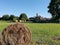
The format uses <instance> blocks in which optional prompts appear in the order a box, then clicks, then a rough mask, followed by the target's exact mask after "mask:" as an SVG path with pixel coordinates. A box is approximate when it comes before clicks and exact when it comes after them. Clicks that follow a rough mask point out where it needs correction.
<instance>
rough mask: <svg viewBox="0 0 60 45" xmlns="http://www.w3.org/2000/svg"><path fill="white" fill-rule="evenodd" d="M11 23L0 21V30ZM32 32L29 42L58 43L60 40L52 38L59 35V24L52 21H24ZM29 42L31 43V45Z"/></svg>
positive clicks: (46, 44)
mask: <svg viewBox="0 0 60 45" xmlns="http://www.w3.org/2000/svg"><path fill="white" fill-rule="evenodd" d="M10 24H12V23H9V22H4V21H3V22H2V21H0V31H2V30H3V29H4V28H5V27H7V26H8V25H10ZM25 25H26V26H28V27H29V29H30V31H31V33H32V39H31V42H32V43H33V44H34V43H37V44H39V45H60V40H53V37H54V36H60V24H56V23H55V24H53V23H25ZM33 44H31V45H33Z"/></svg>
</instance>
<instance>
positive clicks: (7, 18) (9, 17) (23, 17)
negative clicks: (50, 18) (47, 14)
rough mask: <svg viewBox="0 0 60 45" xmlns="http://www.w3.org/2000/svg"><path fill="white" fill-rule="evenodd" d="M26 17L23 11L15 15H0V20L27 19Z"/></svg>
mask: <svg viewBox="0 0 60 45" xmlns="http://www.w3.org/2000/svg"><path fill="white" fill-rule="evenodd" d="M27 19H28V17H27V15H26V14H25V13H21V14H20V16H19V17H18V16H15V15H10V16H9V15H8V14H5V15H3V16H2V17H0V20H5V21H15V20H27Z"/></svg>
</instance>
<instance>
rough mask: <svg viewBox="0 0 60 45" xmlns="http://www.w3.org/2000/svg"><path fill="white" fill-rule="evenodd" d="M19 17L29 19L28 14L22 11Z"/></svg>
mask: <svg viewBox="0 0 60 45" xmlns="http://www.w3.org/2000/svg"><path fill="white" fill-rule="evenodd" d="M19 19H20V20H27V19H28V17H27V15H26V14H25V13H22V14H21V15H20V16H19Z"/></svg>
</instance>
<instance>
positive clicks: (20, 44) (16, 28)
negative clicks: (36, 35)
mask: <svg viewBox="0 0 60 45" xmlns="http://www.w3.org/2000/svg"><path fill="white" fill-rule="evenodd" d="M2 37H3V39H2V40H3V41H2V42H3V43H4V45H28V43H29V42H30V40H31V33H30V31H29V29H28V27H26V26H25V25H24V24H19V23H17V24H12V25H10V26H8V27H7V28H5V29H4V30H3V32H2ZM1 45H3V44H1Z"/></svg>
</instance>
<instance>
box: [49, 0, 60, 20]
mask: <svg viewBox="0 0 60 45" xmlns="http://www.w3.org/2000/svg"><path fill="white" fill-rule="evenodd" d="M48 8H49V10H48V12H50V13H51V14H52V19H54V20H56V19H59V18H60V0H51V2H50V4H49V6H48Z"/></svg>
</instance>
